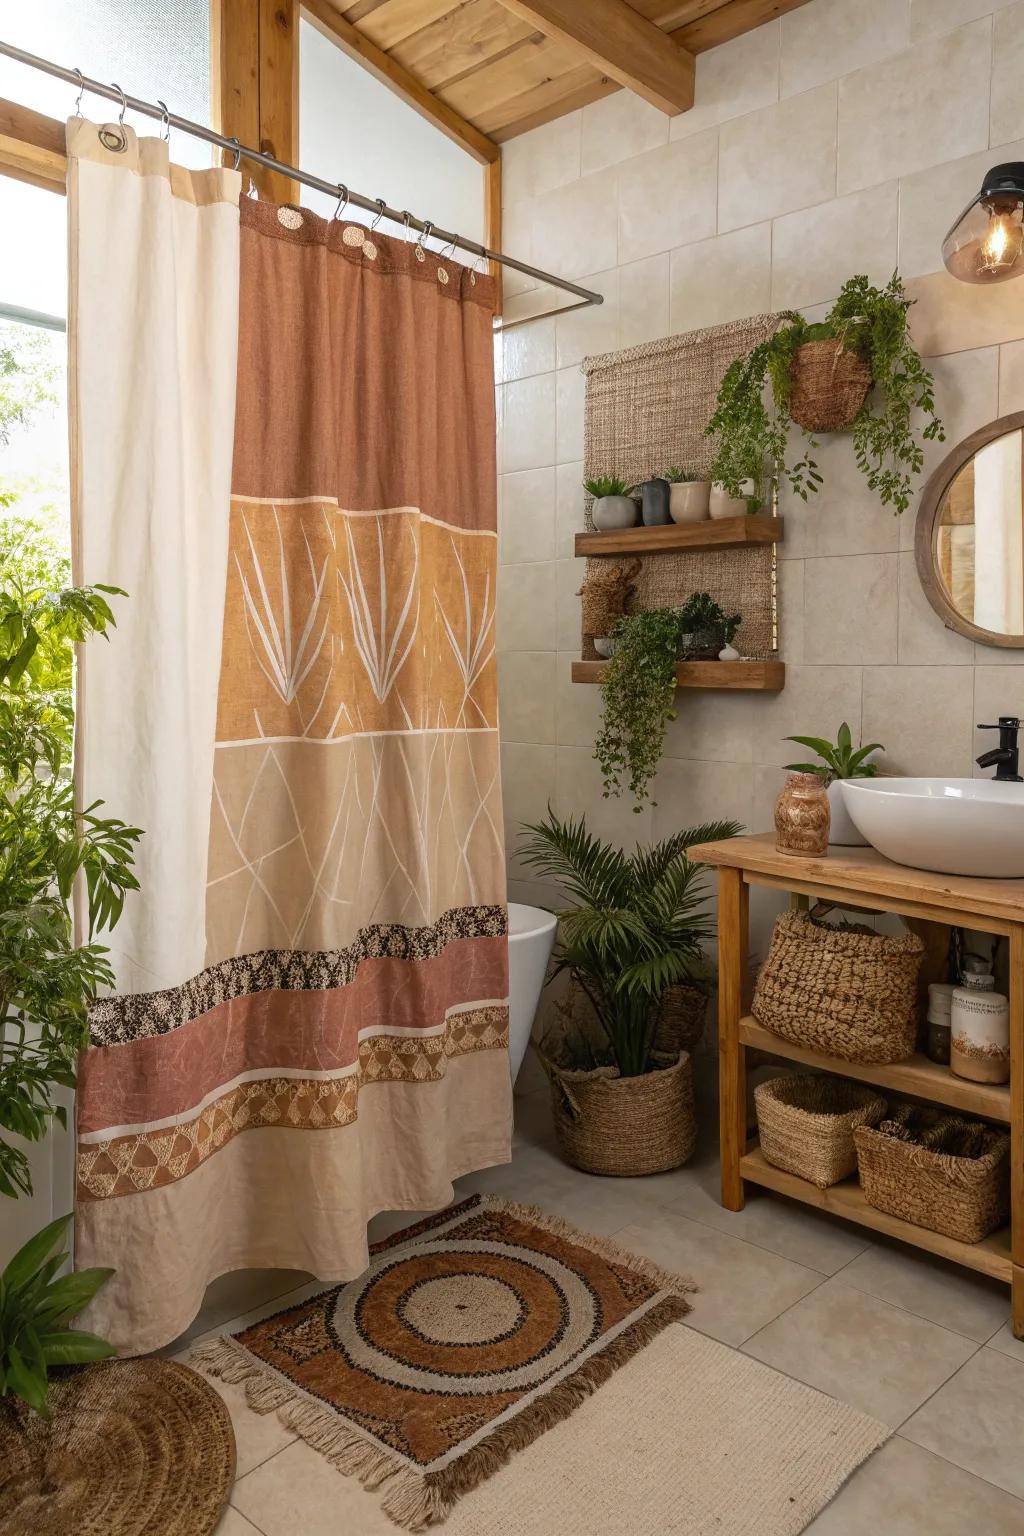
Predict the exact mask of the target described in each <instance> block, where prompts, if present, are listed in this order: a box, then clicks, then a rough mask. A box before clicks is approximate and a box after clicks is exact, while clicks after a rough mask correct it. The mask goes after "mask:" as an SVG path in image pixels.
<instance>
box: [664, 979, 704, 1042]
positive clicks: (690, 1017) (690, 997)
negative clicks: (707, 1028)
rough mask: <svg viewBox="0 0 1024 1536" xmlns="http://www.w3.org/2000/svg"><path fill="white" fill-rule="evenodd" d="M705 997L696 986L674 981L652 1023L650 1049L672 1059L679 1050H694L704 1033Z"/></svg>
mask: <svg viewBox="0 0 1024 1536" xmlns="http://www.w3.org/2000/svg"><path fill="white" fill-rule="evenodd" d="M707 1006H708V1000H707V997H706V996H705V994H704V993H703V992H702V991H701V990H700V988H699V987H692V986H689V985H688V984H687V983H686V982H684V981H681V982H677V984H676V985H675V986H674V987H669V988H668V990H667V991H666V992H665V995H664V996H663V998H662V1000H661V1006H660V1007H659V1009H658V1018H657V1022H656V1023H655V1026H654V1046H653V1049H654V1052H655V1054H656V1055H659V1056H671V1057H672V1058H673V1059H675V1057H676V1056H678V1055H679V1052H680V1051H695V1050H696V1049H697V1047H698V1045H699V1044H700V1041H701V1036H702V1035H703V1033H704V1018H705V1015H706V1013H707Z"/></svg>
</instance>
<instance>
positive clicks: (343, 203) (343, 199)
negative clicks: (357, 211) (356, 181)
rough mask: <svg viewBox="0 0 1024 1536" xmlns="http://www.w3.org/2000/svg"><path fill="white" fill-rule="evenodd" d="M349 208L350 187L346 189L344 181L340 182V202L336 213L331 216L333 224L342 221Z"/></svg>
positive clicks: (335, 210) (337, 204)
mask: <svg viewBox="0 0 1024 1536" xmlns="http://www.w3.org/2000/svg"><path fill="white" fill-rule="evenodd" d="M347 207H348V187H346V185H345V183H344V182H343V181H339V182H338V201H337V203H336V204H335V207H334V212H333V213H332V214H331V220H332V222H333V220H334V219H340V218H341V216H342V214H343V213H344V212H345V209H346V208H347Z"/></svg>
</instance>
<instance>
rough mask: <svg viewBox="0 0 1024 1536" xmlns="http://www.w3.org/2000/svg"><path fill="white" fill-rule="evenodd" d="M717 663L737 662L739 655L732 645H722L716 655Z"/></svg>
mask: <svg viewBox="0 0 1024 1536" xmlns="http://www.w3.org/2000/svg"><path fill="white" fill-rule="evenodd" d="M718 659H719V661H739V659H740V653H739V651H738V650H737V649H736V647H735V646H734V645H723V646H722V649H721V650H720V651H719V653H718Z"/></svg>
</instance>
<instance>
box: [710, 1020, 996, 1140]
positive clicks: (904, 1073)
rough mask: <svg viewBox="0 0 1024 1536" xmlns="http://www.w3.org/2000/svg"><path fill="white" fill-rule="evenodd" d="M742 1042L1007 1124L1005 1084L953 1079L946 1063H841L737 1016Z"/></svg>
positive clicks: (920, 1060) (922, 1058)
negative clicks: (943, 1064)
mask: <svg viewBox="0 0 1024 1536" xmlns="http://www.w3.org/2000/svg"><path fill="white" fill-rule="evenodd" d="M740 1040H741V1041H742V1043H743V1044H744V1045H748V1046H751V1047H752V1048H753V1049H754V1050H758V1051H767V1052H768V1053H769V1054H770V1055H772V1056H781V1057H782V1058H783V1059H784V1060H786V1061H797V1062H799V1063H800V1064H801V1066H805V1067H820V1068H821V1070H822V1071H823V1072H835V1073H836V1074H837V1075H838V1076H840V1077H854V1078H856V1079H857V1080H858V1082H862V1083H877V1084H878V1086H879V1087H880V1088H890V1089H892V1091H893V1092H894V1093H908V1094H910V1096H911V1098H917V1099H928V1100H929V1101H930V1102H932V1103H936V1104H950V1105H952V1107H953V1108H954V1109H960V1110H963V1111H965V1113H967V1114H970V1115H983V1116H984V1117H985V1118H986V1119H988V1120H1001V1121H1004V1122H1005V1123H1006V1124H1007V1125H1009V1123H1010V1089H1009V1086H1008V1085H1007V1084H995V1083H969V1082H967V1081H966V1079H965V1078H962V1077H955V1076H954V1075H953V1073H952V1072H951V1071H950V1070H949V1068H948V1067H942V1066H939V1064H938V1063H937V1062H934V1061H929V1059H928V1057H927V1056H921V1055H916V1056H911V1057H910V1059H909V1060H908V1061H898V1062H895V1063H894V1064H893V1065H892V1066H888V1067H882V1066H877V1065H874V1064H871V1065H869V1064H868V1063H865V1062H859V1061H843V1060H842V1058H841V1057H839V1056H824V1055H822V1053H821V1052H820V1051H809V1050H806V1049H805V1048H804V1047H803V1046H801V1045H791V1044H790V1043H789V1041H788V1040H780V1039H779V1037H778V1035H773V1034H772V1032H771V1030H769V1029H763V1028H762V1027H761V1025H760V1024H758V1023H757V1021H756V1020H755V1019H749V1018H748V1019H741V1020H740Z"/></svg>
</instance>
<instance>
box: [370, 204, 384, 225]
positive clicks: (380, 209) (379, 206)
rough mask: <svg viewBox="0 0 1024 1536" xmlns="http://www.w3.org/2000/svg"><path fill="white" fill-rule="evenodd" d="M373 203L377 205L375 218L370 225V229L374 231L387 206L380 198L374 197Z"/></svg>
mask: <svg viewBox="0 0 1024 1536" xmlns="http://www.w3.org/2000/svg"><path fill="white" fill-rule="evenodd" d="M374 202H375V203H376V204H377V216H376V218H375V219H374V221H373V223H372V224H371V225H370V228H371V229H376V228H377V225H378V224H379V223H380V221H381V219H382V218H383V217H384V214H385V212H386V211H387V206H388V205H387V203H386V202H385V201H384V199H383V198H382V197H375V198H374Z"/></svg>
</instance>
